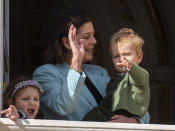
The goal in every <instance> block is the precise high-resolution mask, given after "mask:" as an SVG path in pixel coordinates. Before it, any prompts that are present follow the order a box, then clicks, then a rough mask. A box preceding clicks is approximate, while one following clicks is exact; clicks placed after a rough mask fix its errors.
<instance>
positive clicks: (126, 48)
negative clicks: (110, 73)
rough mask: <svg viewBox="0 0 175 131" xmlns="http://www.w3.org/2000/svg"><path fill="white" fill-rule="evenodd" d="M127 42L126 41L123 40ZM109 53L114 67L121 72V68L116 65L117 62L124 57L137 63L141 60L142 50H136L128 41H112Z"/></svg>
mask: <svg viewBox="0 0 175 131" xmlns="http://www.w3.org/2000/svg"><path fill="white" fill-rule="evenodd" d="M125 42H127V41H125ZM111 53H112V62H113V64H114V66H115V68H116V69H117V70H118V71H119V72H123V71H124V70H123V68H121V67H120V66H118V63H120V62H121V59H122V57H126V59H127V60H129V61H131V62H133V63H135V64H139V63H140V62H141V60H142V56H143V54H142V52H138V51H137V50H136V48H135V47H134V45H132V44H131V43H130V42H127V43H120V42H119V43H114V44H112V46H111Z"/></svg>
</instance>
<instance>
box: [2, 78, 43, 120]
mask: <svg viewBox="0 0 175 131" xmlns="http://www.w3.org/2000/svg"><path fill="white" fill-rule="evenodd" d="M42 92H43V89H42V87H41V86H40V84H39V83H38V82H37V81H35V80H31V79H30V78H28V77H23V76H22V77H18V78H17V79H15V80H14V81H12V83H10V84H9V86H8V87H7V89H6V91H5V102H4V106H8V109H6V110H3V111H1V114H4V115H5V117H7V118H10V119H11V120H13V121H16V120H17V119H19V118H23V119H27V118H28V119H33V118H35V117H36V115H37V113H38V111H39V106H40V95H41V93H42ZM5 108H6V107H5Z"/></svg>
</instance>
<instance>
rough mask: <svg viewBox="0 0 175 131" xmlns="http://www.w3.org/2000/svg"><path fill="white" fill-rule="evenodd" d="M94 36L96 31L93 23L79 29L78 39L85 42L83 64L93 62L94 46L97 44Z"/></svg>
mask: <svg viewBox="0 0 175 131" xmlns="http://www.w3.org/2000/svg"><path fill="white" fill-rule="evenodd" d="M94 35H95V31H94V27H93V24H92V22H87V23H85V24H84V25H82V26H81V27H80V28H78V29H77V37H78V39H79V40H80V39H83V40H84V50H85V55H84V57H83V63H84V62H88V61H92V60H93V54H94V46H95V45H96V43H97V41H96V39H95V37H94Z"/></svg>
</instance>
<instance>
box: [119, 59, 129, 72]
mask: <svg viewBox="0 0 175 131" xmlns="http://www.w3.org/2000/svg"><path fill="white" fill-rule="evenodd" d="M117 64H118V66H120V67H122V68H123V70H124V71H129V70H130V69H131V67H132V64H131V62H130V61H129V60H127V59H126V57H123V58H122V59H121V62H120V63H117Z"/></svg>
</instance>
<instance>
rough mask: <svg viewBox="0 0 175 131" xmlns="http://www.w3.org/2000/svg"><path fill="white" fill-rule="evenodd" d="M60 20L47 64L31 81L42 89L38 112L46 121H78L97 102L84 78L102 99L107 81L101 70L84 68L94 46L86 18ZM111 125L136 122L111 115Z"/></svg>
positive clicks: (72, 16) (70, 15) (69, 15)
mask: <svg viewBox="0 0 175 131" xmlns="http://www.w3.org/2000/svg"><path fill="white" fill-rule="evenodd" d="M63 16H64V17H62V18H61V19H59V22H56V23H57V24H56V26H55V27H54V28H53V29H54V30H53V34H52V36H53V37H52V41H53V42H52V43H50V47H49V48H48V51H47V52H48V53H47V55H46V57H47V59H48V63H50V64H46V65H42V66H41V67H39V68H38V69H36V71H35V72H34V74H33V79H34V80H37V81H38V82H39V83H40V84H41V85H42V87H43V88H44V93H43V95H42V96H41V110H42V112H43V114H44V116H45V118H46V119H62V120H82V118H83V117H84V115H85V114H86V113H87V112H89V111H90V110H91V109H92V108H93V107H95V106H97V103H98V101H99V100H100V99H98V98H95V97H94V96H96V95H94V96H93V93H91V91H90V90H89V89H88V88H87V87H88V86H89V85H88V86H87V83H86V82H85V79H86V80H87V77H88V78H89V79H90V81H91V82H92V83H93V85H95V87H96V88H97V92H99V94H101V95H102V97H104V96H105V95H106V94H105V90H106V86H107V83H108V82H109V80H110V77H109V76H108V73H107V71H106V70H105V69H103V68H102V67H100V66H97V65H91V64H84V63H87V62H89V61H92V60H93V53H94V46H95V45H96V44H97V41H96V39H95V37H94V35H95V31H94V27H93V24H92V21H91V20H90V19H89V17H88V16H87V15H80V14H79V13H77V12H74V13H67V14H65V15H63ZM82 69H83V70H82ZM85 83H86V84H85ZM92 83H91V84H92ZM95 87H94V88H95ZM99 98H100V97H99ZM96 99H97V100H96ZM143 120H145V121H142V120H141V119H140V122H142V123H148V121H149V115H148V114H147V115H145V117H144V118H143ZM111 121H115V122H130V123H136V122H138V120H137V119H136V118H129V117H124V116H120V115H115V116H114V117H112V118H111Z"/></svg>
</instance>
